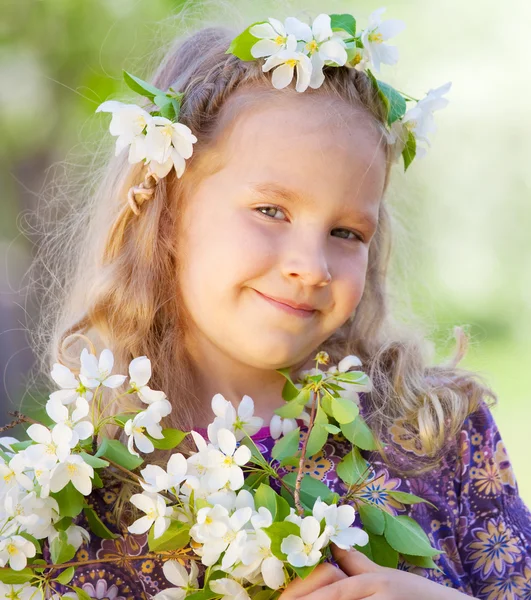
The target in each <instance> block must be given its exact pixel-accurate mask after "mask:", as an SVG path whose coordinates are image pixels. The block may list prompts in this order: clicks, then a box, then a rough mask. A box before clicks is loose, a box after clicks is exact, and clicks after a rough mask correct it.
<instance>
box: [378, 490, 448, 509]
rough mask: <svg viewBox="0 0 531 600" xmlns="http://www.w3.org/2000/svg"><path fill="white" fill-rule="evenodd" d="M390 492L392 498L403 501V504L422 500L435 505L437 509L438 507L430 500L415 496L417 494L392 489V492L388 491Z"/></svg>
mask: <svg viewBox="0 0 531 600" xmlns="http://www.w3.org/2000/svg"><path fill="white" fill-rule="evenodd" d="M388 494H389V496H391V498H394V499H395V500H398V501H399V502H402V504H420V503H421V502H425V503H426V504H429V505H430V506H433V508H435V509H436V508H437V507H436V506H435V504H432V503H431V502H429V501H428V500H424V498H420V497H419V496H415V494H408V493H407V492H394V491H390V492H388Z"/></svg>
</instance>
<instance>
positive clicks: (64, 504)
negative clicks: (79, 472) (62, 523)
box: [50, 481, 85, 517]
mask: <svg viewBox="0 0 531 600" xmlns="http://www.w3.org/2000/svg"><path fill="white" fill-rule="evenodd" d="M50 496H51V497H52V498H55V500H56V501H57V504H58V505H59V514H60V515H61V516H63V517H77V515H78V514H79V513H80V512H81V511H82V510H83V506H84V504H85V496H83V494H82V493H81V492H78V491H77V490H76V488H75V487H74V486H73V485H72V482H71V481H70V482H68V484H67V485H66V486H65V487H64V488H63V489H62V490H61V491H60V492H55V493H53V494H50Z"/></svg>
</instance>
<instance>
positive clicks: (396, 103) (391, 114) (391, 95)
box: [376, 79, 407, 125]
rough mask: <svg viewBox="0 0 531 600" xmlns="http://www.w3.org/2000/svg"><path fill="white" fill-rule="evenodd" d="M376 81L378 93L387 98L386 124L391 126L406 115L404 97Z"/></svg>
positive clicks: (392, 88) (390, 87)
mask: <svg viewBox="0 0 531 600" xmlns="http://www.w3.org/2000/svg"><path fill="white" fill-rule="evenodd" d="M376 81H377V82H378V87H379V89H380V92H381V93H382V94H383V95H384V96H385V97H386V98H387V106H388V114H387V124H388V125H392V124H393V123H394V122H395V121H398V119H401V118H402V117H403V116H404V115H405V114H406V110H407V106H406V101H405V99H404V96H402V94H401V93H400V92H398V91H397V90H395V88H394V87H392V86H391V85H389V84H388V83H385V82H383V81H380V80H378V79H377V80H376Z"/></svg>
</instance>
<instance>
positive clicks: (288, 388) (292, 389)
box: [277, 367, 301, 402]
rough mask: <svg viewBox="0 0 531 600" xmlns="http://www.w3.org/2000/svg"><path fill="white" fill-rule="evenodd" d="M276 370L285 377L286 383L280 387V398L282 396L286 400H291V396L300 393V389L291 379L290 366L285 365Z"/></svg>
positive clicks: (294, 396)
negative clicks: (283, 367)
mask: <svg viewBox="0 0 531 600" xmlns="http://www.w3.org/2000/svg"><path fill="white" fill-rule="evenodd" d="M277 372H278V373H280V374H281V375H282V376H283V377H285V378H286V383H285V384H284V387H283V388H282V398H284V400H286V402H289V401H290V400H293V398H296V397H297V396H298V395H299V394H300V392H301V390H300V389H299V388H298V387H296V386H295V384H294V383H293V381H292V380H291V375H290V372H291V369H290V367H286V368H285V369H277Z"/></svg>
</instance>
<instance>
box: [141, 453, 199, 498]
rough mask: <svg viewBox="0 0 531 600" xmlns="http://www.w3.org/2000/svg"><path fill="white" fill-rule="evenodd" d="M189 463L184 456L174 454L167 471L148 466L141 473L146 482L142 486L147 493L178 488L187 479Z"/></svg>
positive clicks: (155, 466)
mask: <svg viewBox="0 0 531 600" xmlns="http://www.w3.org/2000/svg"><path fill="white" fill-rule="evenodd" d="M187 469H188V463H187V462H186V458H185V457H184V456H183V455H182V454H173V455H172V456H171V457H170V459H169V460H168V464H167V466H166V471H165V470H164V469H163V468H162V467H159V466H158V465H148V466H147V467H146V468H145V469H142V471H140V473H141V475H142V477H143V478H144V481H140V485H141V486H142V487H143V488H144V490H146V492H153V493H156V492H161V491H167V490H169V489H171V488H174V487H177V486H178V485H179V484H180V483H181V482H182V481H183V480H184V478H185V477H186V471H187Z"/></svg>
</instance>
